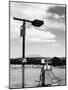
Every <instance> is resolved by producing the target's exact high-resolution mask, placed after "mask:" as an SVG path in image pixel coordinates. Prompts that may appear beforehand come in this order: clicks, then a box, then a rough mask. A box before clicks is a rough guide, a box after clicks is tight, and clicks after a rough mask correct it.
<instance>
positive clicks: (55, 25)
mask: <svg viewBox="0 0 68 90" xmlns="http://www.w3.org/2000/svg"><path fill="white" fill-rule="evenodd" d="M13 17H17V18H22V19H26V20H30V21H33V20H35V19H38V20H43V21H44V24H43V25H42V26H40V27H35V26H33V25H32V24H31V23H29V22H26V36H25V57H28V56H30V57H31V56H41V57H42V56H43V57H54V56H57V57H65V32H66V31H65V5H56V4H38V3H24V2H23V3H20V2H10V58H21V57H22V37H20V26H21V25H22V24H23V22H21V21H17V20H14V19H13Z"/></svg>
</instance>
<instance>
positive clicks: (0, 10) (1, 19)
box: [0, 0, 68, 90]
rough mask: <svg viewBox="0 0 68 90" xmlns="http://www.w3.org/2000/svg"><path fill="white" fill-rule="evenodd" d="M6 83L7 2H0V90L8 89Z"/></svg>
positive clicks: (51, 0) (56, 0)
mask: <svg viewBox="0 0 68 90" xmlns="http://www.w3.org/2000/svg"><path fill="white" fill-rule="evenodd" d="M12 1H14V0H12ZM16 1H27V2H41V3H57V4H68V0H16ZM67 16H68V13H67ZM67 37H68V36H67ZM67 63H68V61H67ZM67 72H68V69H67ZM8 81H9V2H8V0H0V89H1V90H7V89H8V85H9V82H8ZM67 81H68V80H67ZM60 87H61V88H60ZM29 89H31V90H33V89H35V90H41V89H43V90H45V89H47V90H51V89H52V90H57V89H61V90H64V89H65V90H67V86H57V87H44V88H29ZM29 89H28V90H29ZM15 90H16V89H15ZM17 90H18V89H17Z"/></svg>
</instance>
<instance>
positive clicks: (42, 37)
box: [26, 28, 56, 42]
mask: <svg viewBox="0 0 68 90" xmlns="http://www.w3.org/2000/svg"><path fill="white" fill-rule="evenodd" d="M55 37H56V36H55V35H54V34H52V33H51V32H49V31H46V32H44V31H40V30H37V29H35V28H30V29H26V40H27V41H31V42H56V40H55Z"/></svg>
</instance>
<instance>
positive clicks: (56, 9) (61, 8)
mask: <svg viewBox="0 0 68 90" xmlns="http://www.w3.org/2000/svg"><path fill="white" fill-rule="evenodd" d="M48 12H49V13H52V14H58V15H59V16H62V15H64V14H65V7H64V6H62V5H59V6H55V7H50V8H49V9H48Z"/></svg>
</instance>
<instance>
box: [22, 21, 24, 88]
mask: <svg viewBox="0 0 68 90" xmlns="http://www.w3.org/2000/svg"><path fill="white" fill-rule="evenodd" d="M23 30H24V34H23V37H22V59H23V60H22V88H24V59H25V20H24V21H23Z"/></svg>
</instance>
